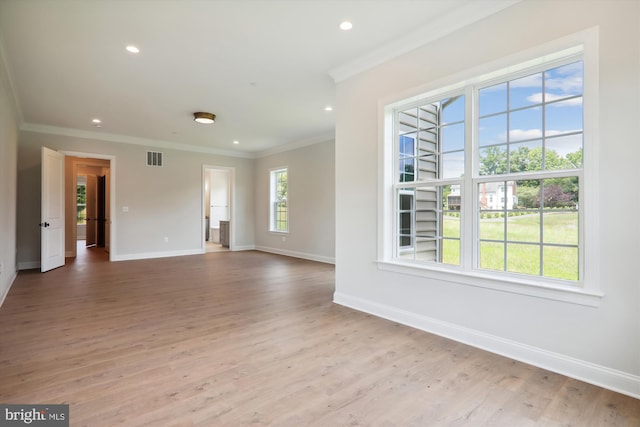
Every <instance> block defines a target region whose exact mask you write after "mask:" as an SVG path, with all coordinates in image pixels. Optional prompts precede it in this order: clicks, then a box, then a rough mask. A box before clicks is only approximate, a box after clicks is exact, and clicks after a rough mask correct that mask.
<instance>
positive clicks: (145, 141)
mask: <svg viewBox="0 0 640 427" xmlns="http://www.w3.org/2000/svg"><path fill="white" fill-rule="evenodd" d="M20 130H22V131H27V132H37V133H45V134H50V135H61V136H69V137H74V138H84V139H94V140H99V141H108V142H115V143H119V144H132V145H144V146H149V147H156V148H166V149H170V150H178V151H189V152H194V153H205V154H215V155H219V156H227V157H240V158H245V159H254V158H255V157H256V156H255V153H244V152H241V151H232V150H221V149H219V148H211V147H202V146H198V145H190V144H180V143H177V142H170V141H163V140H158V139H150V138H138V137H134V136H128V135H120V134H115V133H107V132H104V133H103V132H92V131H87V130H80V129H72V128H64V127H58V126H49V125H40V124H34V123H22V125H21V126H20Z"/></svg>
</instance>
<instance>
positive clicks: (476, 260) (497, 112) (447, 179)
mask: <svg viewBox="0 0 640 427" xmlns="http://www.w3.org/2000/svg"><path fill="white" fill-rule="evenodd" d="M583 76H584V70H583V60H582V58H581V57H577V56H572V57H567V58H564V59H560V60H555V61H554V62H548V63H546V64H545V63H538V64H536V66H535V67H531V68H523V69H520V70H519V71H518V72H517V73H514V72H511V73H509V74H507V73H504V74H503V75H502V76H499V77H496V76H495V75H492V76H491V80H488V79H487V80H484V81H483V80H481V79H477V80H475V81H473V82H472V83H469V84H466V85H464V84H463V85H459V86H457V88H455V89H451V88H450V89H448V92H447V94H446V96H438V95H434V96H433V97H428V98H425V99H424V100H422V101H419V102H415V101H413V102H412V103H411V104H405V105H400V106H398V107H396V108H394V110H393V117H394V121H393V124H394V132H393V135H394V182H393V192H394V193H393V199H394V200H395V202H394V204H395V208H394V227H395V228H394V236H395V237H394V239H393V241H394V249H393V257H394V258H395V259H397V260H399V261H402V262H409V263H418V264H426V265H428V264H438V265H443V266H444V265H452V266H456V267H457V268H461V269H464V270H467V271H471V270H478V271H486V272H502V273H504V274H510V275H524V276H529V277H532V276H533V277H538V278H541V279H543V280H548V281H565V282H569V283H577V282H580V281H581V280H582V274H583V273H582V272H583V266H582V265H581V264H582V262H581V260H582V259H583V257H582V251H583V247H582V246H583V241H582V239H583V237H582V236H583V230H582V228H581V227H582V224H583V221H582V219H581V218H582V214H581V209H582V206H581V203H580V198H581V192H582V186H583V180H584V176H583V173H584V171H583V146H584V131H583V127H584V126H583V121H584V119H583V117H584V112H583V93H584V90H583V80H584V78H583ZM465 222H466V224H467V226H465ZM502 273H501V274H502Z"/></svg>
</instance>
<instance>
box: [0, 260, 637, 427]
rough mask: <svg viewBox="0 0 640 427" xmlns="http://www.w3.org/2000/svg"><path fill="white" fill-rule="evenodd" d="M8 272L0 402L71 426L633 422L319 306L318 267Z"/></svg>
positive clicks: (99, 265)
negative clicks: (13, 276) (48, 406)
mask: <svg viewBox="0 0 640 427" xmlns="http://www.w3.org/2000/svg"><path fill="white" fill-rule="evenodd" d="M104 260H105V256H104V253H102V252H99V251H97V250H89V251H86V252H82V251H81V255H79V257H78V258H77V259H75V260H68V261H70V262H69V263H68V264H67V265H66V266H65V267H63V268H60V269H57V270H54V271H51V272H49V273H45V274H41V273H39V272H35V271H26V272H20V274H19V275H18V278H17V280H16V282H15V284H14V285H13V288H12V289H11V291H10V292H9V295H8V296H7V298H6V301H5V303H4V305H3V306H2V307H1V308H0V337H2V338H1V339H0V402H1V403H31V404H39V403H68V404H69V405H70V420H71V425H72V426H118V425H123V426H296V427H298V426H474V427H475V426H508V427H521V426H525V427H526V426H578V427H584V426H598V427H599V426H636V427H637V426H640V400H637V399H633V398H631V397H628V396H624V395H621V394H617V393H614V392H611V391H607V390H604V389H601V388H598V387H595V386H592V385H589V384H585V383H583V382H580V381H576V380H573V379H569V378H566V377H564V376H561V375H557V374H553V373H551V372H548V371H545V370H542V369H538V368H534V367H532V366H529V365H526V364H523V363H519V362H515V361H513V360H510V359H507V358H504V357H501V356H497V355H494V354H490V353H487V352H485V351H482V350H478V349H474V348H472V347H469V346H466V345H463V344H460V343H457V342H454V341H450V340H447V339H444V338H441V337H437V336H434V335H430V334H427V333H425V332H422V331H418V330H415V329H412V328H409V327H406V326H402V325H399V324H396V323H393V322H389V321H386V320H383V319H379V318H376V317H373V316H370V315H367V314H363V313H360V312H357V311H353V310H350V309H347V308H344V307H341V306H338V305H335V304H332V302H331V299H332V294H333V290H334V269H333V266H331V265H327V264H321V263H315V262H311V261H305V260H299V259H294V258H287V257H282V256H277V255H272V254H266V253H260V252H253V251H249V252H221V253H209V254H206V255H196V256H184V257H176V258H165V259H157V260H141V261H127V262H115V263H109V262H104Z"/></svg>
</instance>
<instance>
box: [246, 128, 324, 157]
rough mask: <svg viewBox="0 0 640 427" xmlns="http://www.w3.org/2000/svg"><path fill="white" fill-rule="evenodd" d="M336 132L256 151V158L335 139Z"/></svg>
mask: <svg viewBox="0 0 640 427" xmlns="http://www.w3.org/2000/svg"><path fill="white" fill-rule="evenodd" d="M335 139H336V134H335V132H333V131H332V132H327V133H324V134H320V135H316V136H313V137H311V138H305V139H302V140H299V141H296V142H291V143H288V144H283V145H279V146H277V147H273V148H269V149H266V150H263V151H259V152H256V153H255V156H254V157H255V158H261V157H267V156H271V155H273V154H278V153H283V152H285V151H291V150H296V149H298V148H302V147H307V146H309V145H314V144H320V143H322V142H329V141H335Z"/></svg>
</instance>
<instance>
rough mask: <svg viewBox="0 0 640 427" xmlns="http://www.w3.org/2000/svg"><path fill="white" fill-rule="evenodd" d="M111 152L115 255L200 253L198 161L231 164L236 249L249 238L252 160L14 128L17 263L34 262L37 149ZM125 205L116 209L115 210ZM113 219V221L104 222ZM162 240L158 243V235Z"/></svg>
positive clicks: (37, 253) (200, 180)
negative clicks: (152, 154) (152, 157)
mask: <svg viewBox="0 0 640 427" xmlns="http://www.w3.org/2000/svg"><path fill="white" fill-rule="evenodd" d="M42 146H47V147H49V148H52V149H54V150H58V151H68V152H82V153H96V154H104V155H111V156H115V168H114V167H113V164H112V169H111V173H112V174H113V173H115V174H116V188H115V191H116V194H115V200H113V201H112V203H114V204H115V207H116V216H115V230H116V234H115V239H114V240H113V241H112V242H111V244H112V246H111V256H112V257H113V259H115V260H119V259H135V258H148V257H160V256H170V255H184V254H191V253H201V252H202V251H203V250H204V248H203V239H204V228H203V227H204V224H203V222H204V217H203V215H202V210H203V194H204V192H203V188H202V185H203V176H202V174H203V169H202V166H203V164H210V165H211V164H215V165H221V166H227V167H233V168H235V182H234V183H235V198H234V201H235V205H234V212H235V221H236V227H235V228H234V230H235V236H232V239H233V242H234V243H235V247H236V248H238V249H243V248H252V247H253V242H254V235H253V230H254V194H253V183H254V178H253V176H254V175H253V163H254V160H252V159H245V158H235V157H223V156H216V155H212V154H203V153H192V152H185V151H177V150H171V149H161V150H158V149H157V148H150V147H144V146H139V145H131V144H120V143H113V142H108V141H98V140H91V139H82V138H76V137H69V136H58V135H49V134H44V133H37V132H27V131H22V132H21V134H20V144H19V147H18V188H19V194H20V198H19V200H18V216H19V221H18V248H19V251H18V261H19V264H20V266H23V265H24V266H33V265H35V264H38V263H39V260H40V234H39V233H40V230H39V229H38V226H37V224H38V222H39V219H38V218H39V215H40V214H39V212H40V147H42ZM148 150H151V151H162V152H163V153H164V158H163V162H164V165H163V166H162V167H148V166H146V152H147V151H148ZM124 206H126V207H128V208H129V211H128V212H123V211H122V207H124ZM112 221H113V219H112ZM165 237H168V239H169V241H168V242H165V241H164V238H165Z"/></svg>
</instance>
